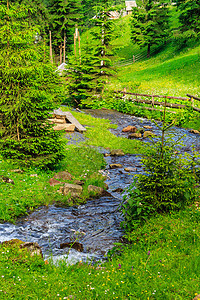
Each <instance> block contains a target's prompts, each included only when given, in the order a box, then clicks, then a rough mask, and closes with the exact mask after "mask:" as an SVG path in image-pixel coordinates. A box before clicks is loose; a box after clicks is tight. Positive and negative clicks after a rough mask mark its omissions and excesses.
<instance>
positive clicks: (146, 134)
mask: <svg viewBox="0 0 200 300" xmlns="http://www.w3.org/2000/svg"><path fill="white" fill-rule="evenodd" d="M149 136H155V134H154V133H153V132H152V131H145V132H144V134H143V138H147V137H149Z"/></svg>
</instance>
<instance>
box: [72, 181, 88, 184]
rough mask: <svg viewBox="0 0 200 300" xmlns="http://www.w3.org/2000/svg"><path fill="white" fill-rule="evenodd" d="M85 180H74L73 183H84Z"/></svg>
mask: <svg viewBox="0 0 200 300" xmlns="http://www.w3.org/2000/svg"><path fill="white" fill-rule="evenodd" d="M84 183H85V181H84V180H74V182H73V184H78V185H84Z"/></svg>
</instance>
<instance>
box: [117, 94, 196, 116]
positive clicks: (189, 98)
mask: <svg viewBox="0 0 200 300" xmlns="http://www.w3.org/2000/svg"><path fill="white" fill-rule="evenodd" d="M115 94H122V95H123V97H125V96H126V95H130V96H135V97H134V98H133V97H129V98H127V100H128V101H132V102H136V103H146V104H150V105H151V107H143V108H144V109H148V110H158V111H162V109H157V108H155V107H154V106H155V105H157V106H166V107H170V108H188V107H192V108H193V110H195V111H198V112H200V108H198V107H195V106H194V100H197V101H200V98H199V97H196V96H193V95H190V94H187V97H175V96H164V95H148V94H139V93H129V92H126V90H124V91H115ZM138 97H146V98H150V99H148V100H147V99H139V98H138ZM120 98H122V97H120ZM155 98H163V99H165V102H163V101H162V102H161V101H157V100H155ZM167 99H174V100H175V99H177V100H183V101H190V102H191V105H186V104H177V103H170V102H167ZM170 112H171V113H176V112H175V111H170Z"/></svg>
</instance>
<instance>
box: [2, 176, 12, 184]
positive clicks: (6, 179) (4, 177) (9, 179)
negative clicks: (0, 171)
mask: <svg viewBox="0 0 200 300" xmlns="http://www.w3.org/2000/svg"><path fill="white" fill-rule="evenodd" d="M1 178H2V180H3V182H6V183H11V184H15V183H14V180H12V179H11V178H9V177H6V176H2V177H1Z"/></svg>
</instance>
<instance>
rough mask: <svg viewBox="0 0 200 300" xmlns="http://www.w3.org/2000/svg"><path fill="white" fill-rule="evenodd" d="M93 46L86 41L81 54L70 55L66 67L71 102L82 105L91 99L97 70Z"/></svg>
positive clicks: (97, 60)
mask: <svg viewBox="0 0 200 300" xmlns="http://www.w3.org/2000/svg"><path fill="white" fill-rule="evenodd" d="M93 52H94V51H93V48H92V47H91V45H89V43H88V42H86V44H85V46H84V48H83V49H82V53H81V56H79V57H75V56H72V57H71V59H70V61H69V66H70V67H69V68H68V69H67V71H66V72H67V77H68V84H67V87H68V93H69V99H70V101H71V104H72V105H73V106H74V105H78V106H84V105H86V104H88V102H90V101H91V99H92V97H93V95H94V91H95V90H96V76H97V74H98V73H97V71H96V68H95V66H96V65H97V64H98V63H99V58H98V57H96V56H94V53H93Z"/></svg>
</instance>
